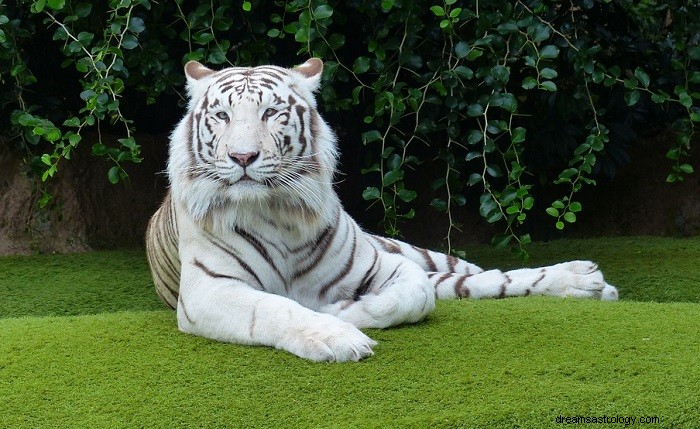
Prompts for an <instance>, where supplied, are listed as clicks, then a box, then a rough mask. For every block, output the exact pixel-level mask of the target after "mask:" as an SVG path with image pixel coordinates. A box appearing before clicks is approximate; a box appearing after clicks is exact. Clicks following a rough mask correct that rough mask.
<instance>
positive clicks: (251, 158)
mask: <svg viewBox="0 0 700 429" xmlns="http://www.w3.org/2000/svg"><path fill="white" fill-rule="evenodd" d="M228 156H229V157H230V158H231V160H232V161H233V162H235V163H236V164H238V165H240V166H241V167H246V166H248V165H250V164H252V163H253V162H255V160H256V159H258V156H260V152H245V153H238V152H229V154H228Z"/></svg>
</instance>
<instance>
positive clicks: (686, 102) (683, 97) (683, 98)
mask: <svg viewBox="0 0 700 429" xmlns="http://www.w3.org/2000/svg"><path fill="white" fill-rule="evenodd" d="M678 102H679V103H681V104H682V105H683V106H685V107H687V108H691V107H693V99H692V98H691V97H690V95H689V94H688V93H687V92H681V93H680V94H679V95H678Z"/></svg>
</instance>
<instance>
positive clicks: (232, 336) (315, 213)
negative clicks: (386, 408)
mask: <svg viewBox="0 0 700 429" xmlns="http://www.w3.org/2000/svg"><path fill="white" fill-rule="evenodd" d="M322 68H323V63H322V62H321V61H320V60H319V59H316V58H312V59H310V60H308V61H306V62H305V63H304V64H302V65H300V66H298V67H295V68H293V69H285V68H280V67H275V66H262V67H255V68H240V67H232V68H226V69H223V70H220V71H214V70H210V69H208V68H206V67H205V66H203V65H201V64H199V63H197V62H190V63H188V64H187V65H186V66H185V74H186V76H187V88H188V93H189V107H188V112H187V114H186V115H185V117H184V118H183V119H182V120H181V121H180V123H179V125H178V126H177V128H176V129H175V131H174V132H173V134H172V136H171V145H170V158H169V162H168V175H169V179H170V184H171V186H170V191H169V193H168V195H167V197H166V198H165V201H164V202H163V204H162V205H161V207H160V208H159V210H158V211H157V212H156V213H155V214H154V216H153V218H152V219H151V222H150V223H149V227H148V231H147V237H146V242H147V253H148V259H149V263H150V266H151V271H152V274H153V280H154V282H155V286H156V290H157V292H158V294H159V295H160V297H161V298H162V300H163V301H164V302H165V303H166V304H167V305H169V306H170V307H172V308H175V309H177V321H178V326H179V328H180V330H181V331H184V332H187V333H191V334H195V335H201V336H204V337H207V338H212V339H215V340H220V341H227V342H233V343H243V344H257V345H266V346H272V347H276V348H278V349H283V350H287V351H289V352H291V353H294V354H295V355H297V356H301V357H304V358H308V359H311V360H314V361H357V360H359V359H362V358H364V357H366V356H368V355H371V354H372V353H373V351H372V347H373V346H374V345H375V344H376V343H375V342H374V341H373V340H372V339H370V338H369V337H367V336H366V335H365V334H364V333H362V332H361V331H360V330H359V329H358V328H365V327H372V328H387V327H390V326H395V325H399V324H405V323H414V322H417V321H419V320H421V319H423V318H424V317H425V316H426V315H427V314H428V313H430V311H431V310H433V308H434V307H435V299H436V298H474V299H478V298H503V297H510V296H526V295H554V296H562V297H590V298H598V299H604V300H615V299H617V290H616V289H615V288H614V287H613V286H610V285H608V284H606V282H605V281H604V279H603V275H602V274H601V272H600V271H599V270H598V267H597V266H596V264H594V263H592V262H587V261H573V262H567V263H563V264H558V265H554V266H550V267H545V268H537V269H519V270H513V271H508V272H501V271H498V270H491V271H483V270H482V269H480V268H479V267H477V266H475V265H472V264H470V263H468V262H465V261H463V260H460V259H457V258H455V257H452V256H448V255H445V254H441V253H435V252H432V251H429V250H425V249H421V248H418V247H414V246H411V245H409V244H406V243H402V242H400V241H397V240H393V239H388V238H382V237H378V236H374V235H370V234H367V233H365V232H363V231H362V229H360V227H359V226H358V225H357V224H356V223H355V221H353V219H351V218H350V216H349V215H348V214H347V213H346V212H345V211H344V210H343V208H342V206H341V203H340V201H339V199H338V197H337V195H336V193H335V192H334V190H333V175H334V172H335V168H336V159H337V156H338V152H337V147H336V139H335V136H334V134H333V132H332V131H331V129H330V128H329V126H328V125H327V124H326V122H324V120H323V119H322V118H321V116H320V115H319V114H318V112H317V110H316V102H315V99H314V92H315V91H316V90H317V89H318V87H319V82H320V76H321V71H322Z"/></svg>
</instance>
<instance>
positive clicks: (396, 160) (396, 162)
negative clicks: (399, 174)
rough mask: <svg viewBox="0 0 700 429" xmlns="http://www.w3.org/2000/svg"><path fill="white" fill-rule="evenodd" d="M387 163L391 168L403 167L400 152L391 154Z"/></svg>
mask: <svg viewBox="0 0 700 429" xmlns="http://www.w3.org/2000/svg"><path fill="white" fill-rule="evenodd" d="M386 165H387V167H389V170H398V169H399V168H401V155H399V154H398V153H394V154H391V156H389V159H388V160H387V161H386Z"/></svg>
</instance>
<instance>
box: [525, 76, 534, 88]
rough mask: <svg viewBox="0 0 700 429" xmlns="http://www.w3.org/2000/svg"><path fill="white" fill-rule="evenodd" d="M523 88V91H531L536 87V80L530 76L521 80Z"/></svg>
mask: <svg viewBox="0 0 700 429" xmlns="http://www.w3.org/2000/svg"><path fill="white" fill-rule="evenodd" d="M522 86H523V88H525V89H532V88H534V87H536V86H537V79H535V78H534V77H532V76H528V77H526V78H525V79H523V84H522Z"/></svg>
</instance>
